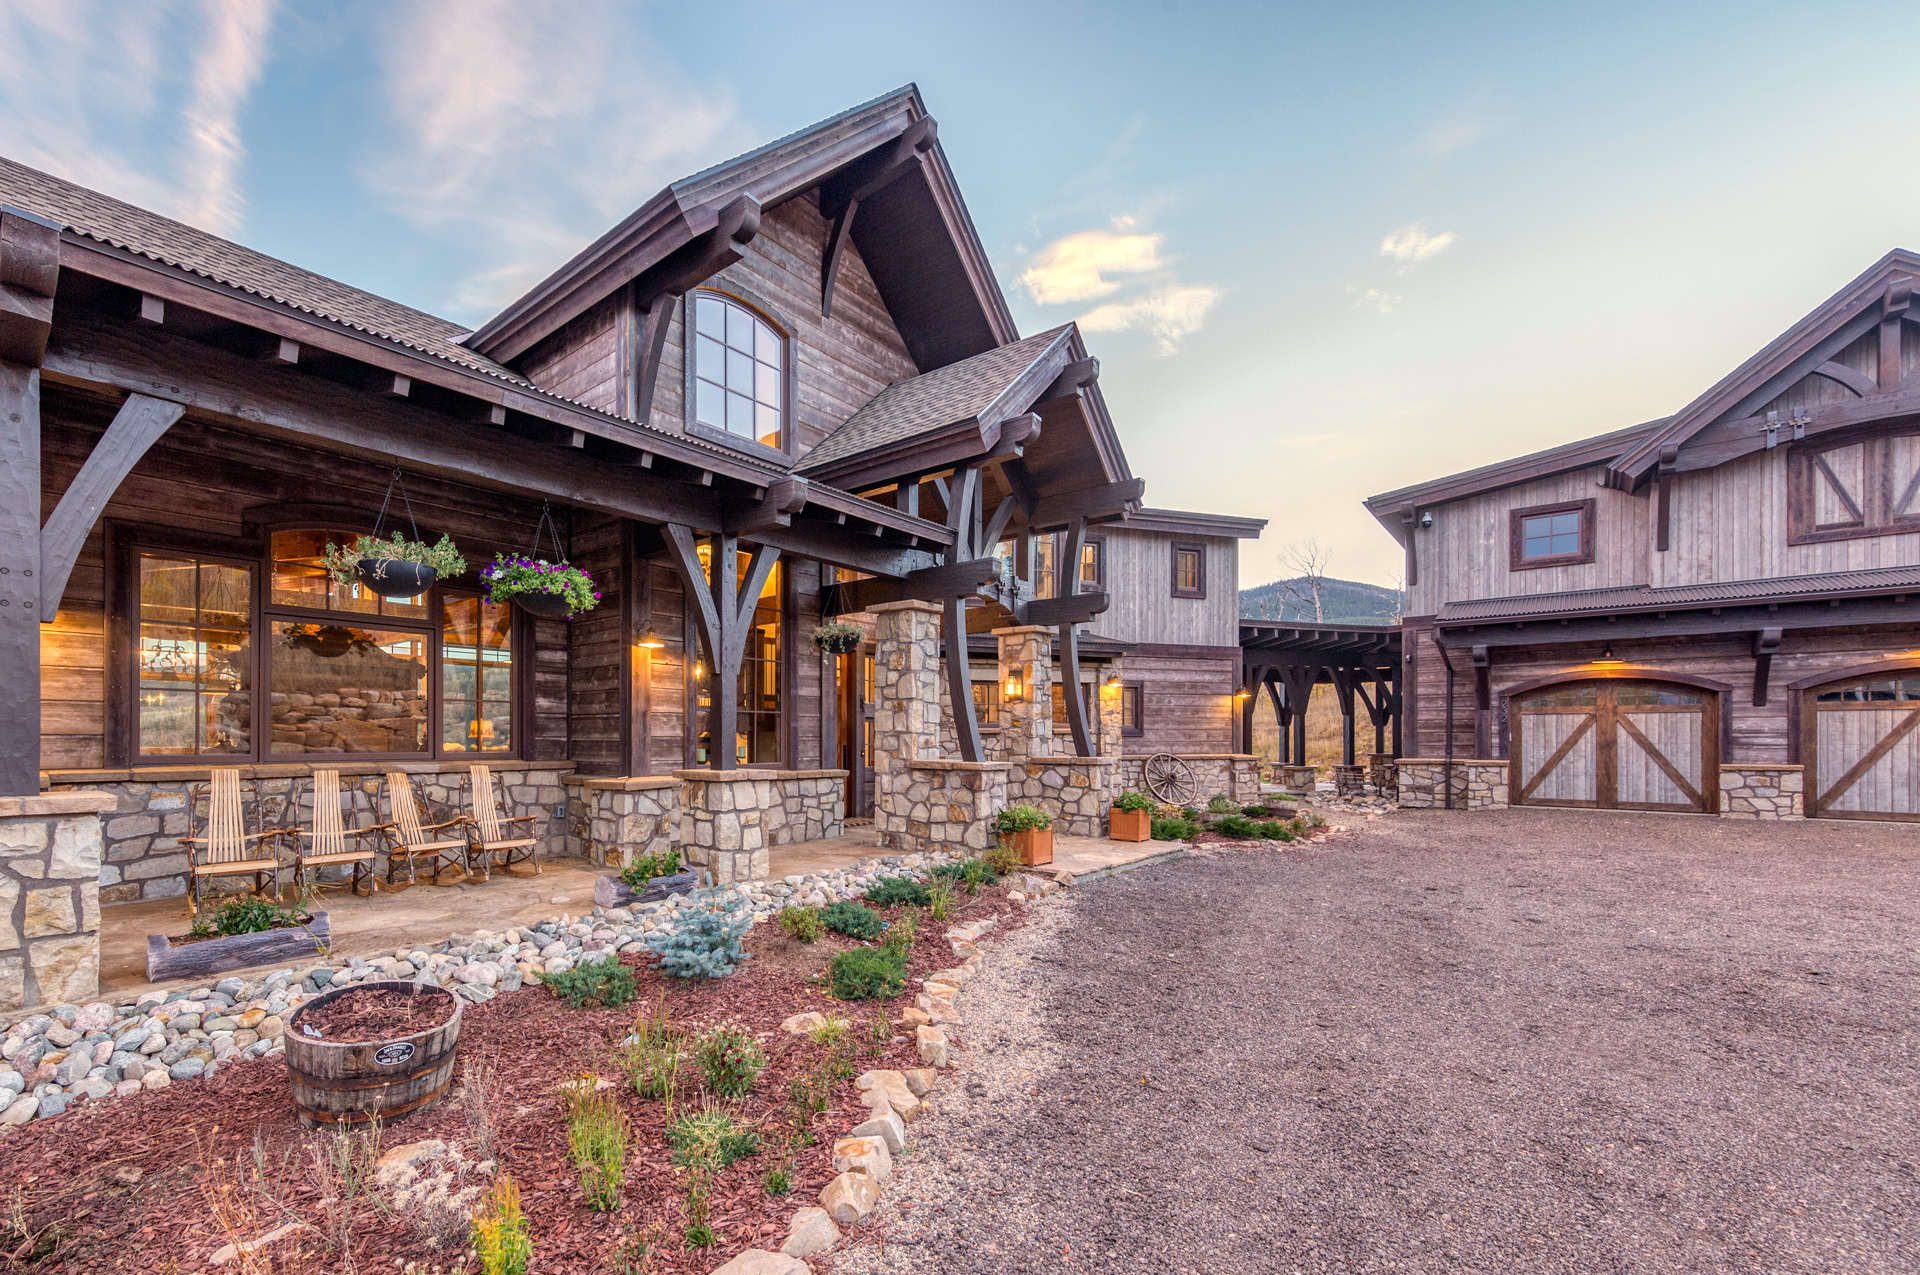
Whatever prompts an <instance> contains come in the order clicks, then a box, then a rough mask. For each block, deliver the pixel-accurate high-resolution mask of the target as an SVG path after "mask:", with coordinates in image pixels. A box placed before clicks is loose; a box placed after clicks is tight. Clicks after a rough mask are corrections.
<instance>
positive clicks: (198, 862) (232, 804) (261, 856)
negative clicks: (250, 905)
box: [182, 767, 286, 913]
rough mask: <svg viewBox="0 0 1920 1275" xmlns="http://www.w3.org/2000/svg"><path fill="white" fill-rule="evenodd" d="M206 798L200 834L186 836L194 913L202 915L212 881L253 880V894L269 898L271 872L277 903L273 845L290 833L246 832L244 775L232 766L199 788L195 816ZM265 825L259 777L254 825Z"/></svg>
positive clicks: (277, 859) (279, 830)
mask: <svg viewBox="0 0 1920 1275" xmlns="http://www.w3.org/2000/svg"><path fill="white" fill-rule="evenodd" d="M203 797H204V799H205V801H206V808H207V817H206V820H205V822H204V823H201V824H200V825H199V826H200V832H199V834H198V835H197V836H188V837H185V838H182V840H183V841H184V842H185V844H186V847H187V850H188V852H189V853H190V854H191V855H192V858H193V871H192V873H191V874H190V891H191V893H190V898H189V902H190V904H191V906H192V908H193V910H194V912H196V913H198V912H199V911H200V902H201V896H202V895H203V893H204V891H205V885H204V883H205V882H206V880H207V878H209V877H243V876H251V877H252V878H253V891H254V893H255V894H265V893H266V889H267V882H266V877H267V874H268V873H272V874H273V898H274V899H275V900H278V899H279V897H280V857H279V855H277V854H275V853H274V845H275V843H276V842H278V841H279V840H280V838H281V837H282V836H284V835H285V834H286V830H285V829H283V828H270V829H268V830H266V831H264V832H260V831H255V832H248V831H247V829H246V824H247V820H246V804H245V802H244V801H243V800H242V799H241V796H240V772H239V770H237V769H235V768H233V767H221V768H218V769H216V770H215V771H214V772H213V782H212V783H211V784H209V785H207V786H205V787H199V786H196V787H195V789H194V794H193V800H192V803H191V804H192V812H191V813H192V814H195V815H197V814H198V813H199V810H200V803H201V800H202V798H203ZM260 824H261V819H260V781H259V780H257V779H256V780H254V781H253V826H254V827H255V828H256V829H258V828H259V827H260Z"/></svg>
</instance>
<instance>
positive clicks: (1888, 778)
mask: <svg viewBox="0 0 1920 1275" xmlns="http://www.w3.org/2000/svg"><path fill="white" fill-rule="evenodd" d="M1807 701H1808V702H1807V704H1806V705H1805V706H1804V707H1803V708H1802V710H1801V711H1802V715H1803V716H1802V720H1803V721H1810V722H1811V724H1812V735H1813V738H1812V739H1811V740H1810V741H1808V742H1809V743H1810V744H1811V747H1808V748H1805V749H1804V750H1803V754H1802V755H1803V756H1807V757H1810V758H1812V760H1813V766H1812V769H1811V771H1810V772H1809V774H1808V775H1807V792H1808V794H1809V795H1810V796H1811V797H1812V799H1813V801H1812V808H1811V809H1810V810H1809V811H1808V812H1807V813H1809V814H1814V815H1824V816H1826V817H1828V818H1835V819H1920V731H1917V730H1916V729H1915V727H1916V726H1920V670H1915V671H1914V672H1911V673H1906V672H1895V673H1883V674H1879V675H1877V676H1874V677H1868V678H1860V679H1856V680H1854V681H1850V682H1840V683H1835V684H1833V685H1831V686H1821V687H1816V688H1815V689H1813V690H1811V691H1808V692H1807ZM1809 710H1811V711H1809Z"/></svg>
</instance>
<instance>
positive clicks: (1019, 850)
mask: <svg viewBox="0 0 1920 1275" xmlns="http://www.w3.org/2000/svg"><path fill="white" fill-rule="evenodd" d="M1001 835H1002V836H1004V837H1005V838H1007V843H1008V844H1009V845H1011V846H1012V847H1013V851H1014V853H1015V854H1017V855H1019V856H1020V862H1021V863H1023V864H1025V865H1026V866H1027V867H1029V868H1037V867H1039V866H1040V865H1041V864H1043V863H1052V862H1053V829H1051V828H1029V829H1027V830H1026V831H1025V832H1006V833H1002V834H1001Z"/></svg>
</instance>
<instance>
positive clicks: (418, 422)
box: [46, 314, 941, 576]
mask: <svg viewBox="0 0 1920 1275" xmlns="http://www.w3.org/2000/svg"><path fill="white" fill-rule="evenodd" d="M46 367H47V370H46V375H47V376H48V377H49V378H51V379H53V380H55V381H58V382H60V383H62V384H68V385H74V386H79V387H81V388H85V389H92V390H100V389H107V390H113V391H117V392H119V393H136V394H147V395H150V396H153V397H164V398H167V399H169V400H171V401H173V402H177V403H180V404H182V405H183V406H185V407H186V408H187V409H188V410H189V411H191V412H193V413H195V414H196V415H197V416H199V417H203V418H205V419H208V420H211V421H214V422H217V423H222V424H228V425H236V426H239V427H241V428H244V429H251V430H257V431H264V432H267V433H272V434H279V435H281V436H283V437H290V438H297V439H300V440H302V441H304V442H307V443H309V444H312V445H315V446H319V447H322V448H324V449H326V450H330V451H336V452H345V453H348V454H351V455H357V456H360V457H363V458H365V459H367V460H368V461H370V462H372V463H374V464H378V465H380V466H382V467H383V468H385V467H390V466H392V465H394V464H400V465H404V466H408V467H411V468H416V469H420V470H422V471H425V472H430V473H436V474H439V475H441V476H443V477H446V478H450V479H454V480H457V481H461V482H468V483H472V484H475V485H478V486H482V487H487V488H491V489H494V490H500V491H511V492H519V493H528V492H531V493H536V494H539V495H542V496H547V497H550V498H552V499H554V500H556V501H562V502H565V503H568V504H573V505H577V506H579V507H581V508H583V509H594V510H598V511H600V512H603V513H609V514H613V515H615V516H618V517H623V518H633V519H637V520H639V521H641V522H652V523H665V522H679V523H684V524H687V525H689V526H694V527H700V528H704V529H709V530H718V529H720V527H721V525H722V505H721V497H720V495H719V494H718V493H716V492H715V491H713V490H712V488H711V486H710V484H711V480H712V473H711V471H707V478H708V485H701V484H697V483H695V482H692V481H687V482H677V481H674V480H673V479H670V478H666V477H662V476H659V474H658V471H657V470H646V469H639V468H636V467H633V466H630V465H609V464H605V463H602V462H597V461H595V460H593V459H592V458H590V457H588V456H585V455H582V454H581V453H579V452H577V451H574V450H573V449H570V448H558V447H536V446H529V445H528V443H527V442H526V440H524V439H521V438H518V437H516V436H514V435H511V434H507V433H504V432H495V431H493V430H490V429H486V428H480V427H467V428H457V427H450V422H449V419H448V418H447V417H446V416H444V415H442V414H440V413H437V412H433V411H430V410H428V409H426V408H423V407H420V406H417V405H416V404H414V403H413V402H412V401H410V400H402V399H385V398H378V397H374V396H370V395H366V394H362V393H360V392H358V391H355V390H353V389H351V388H349V387H347V386H344V385H337V384H335V383H333V382H331V381H327V380H324V379H321V378H318V377H297V378H287V377H281V376H277V375H272V374H270V373H268V372H267V371H266V369H264V368H262V367H261V366H260V365H259V364H257V363H255V362H253V361H252V360H250V359H244V358H241V357H240V356H238V355H235V354H230V353H228V352H226V351H223V350H218V349H214V348H212V347H209V346H206V345H202V344H200V343H198V342H195V341H191V340H188V339H187V338H185V337H180V336H174V335H171V334H168V333H165V332H163V331H159V330H142V331H139V332H137V333H136V331H135V330H134V329H132V328H131V327H129V326H127V325H123V324H118V323H115V322H113V321H112V320H109V319H106V318H104V317H101V316H88V315H83V314H75V315H70V316H68V317H67V318H65V319H63V320H62V324H61V329H60V334H59V336H58V338H57V339H56V340H55V341H54V343H53V344H52V345H51V346H50V347H49V358H48V362H47V365H46ZM876 513H878V514H880V515H881V516H883V517H884V516H886V515H885V513H884V511H878V510H877V511H876ZM794 523H795V525H794V526H792V527H790V528H777V529H769V530H766V531H763V532H761V533H759V537H758V538H759V540H760V541H761V543H764V544H769V545H772V546H774V547H776V548H780V549H782V550H785V551H787V552H792V553H798V554H801V555H803V556H806V557H810V558H817V559H819V560H821V561H823V562H827V563H831V564H832V565H834V566H841V567H847V568H850V569H852V570H855V571H865V572H870V573H872V574H875V575H887V576H900V575H905V574H907V573H908V572H910V571H915V570H919V569H920V568H923V567H929V566H932V565H934V556H933V553H932V552H931V551H930V550H928V549H916V548H904V547H902V546H900V545H898V544H895V543H888V542H887V541H886V539H885V538H884V537H880V536H871V535H861V534H860V533H858V532H855V531H853V530H851V529H850V528H846V527H840V526H835V525H834V524H832V523H831V522H829V521H825V520H820V519H811V518H807V519H802V518H796V519H795V520H794ZM883 530H885V529H884V528H883ZM940 532H941V529H940V528H939V527H937V526H926V527H925V529H924V533H923V534H925V535H937V534H939V533H940ZM933 543H937V542H933Z"/></svg>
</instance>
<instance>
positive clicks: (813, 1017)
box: [780, 1009, 827, 1036]
mask: <svg viewBox="0 0 1920 1275" xmlns="http://www.w3.org/2000/svg"><path fill="white" fill-rule="evenodd" d="M826 1025H827V1016H826V1015H825V1014H822V1013H821V1012H819V1011H818V1010H813V1009H810V1010H808V1011H807V1012H806V1013H804V1014H795V1015H794V1016H793V1017H792V1018H789V1019H787V1020H786V1021H785V1022H783V1023H781V1024H780V1027H781V1030H783V1031H786V1032H789V1033H791V1034H792V1035H795V1036H804V1035H806V1034H807V1033H808V1032H816V1031H819V1030H820V1029H821V1028H823V1027H825V1026H826Z"/></svg>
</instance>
